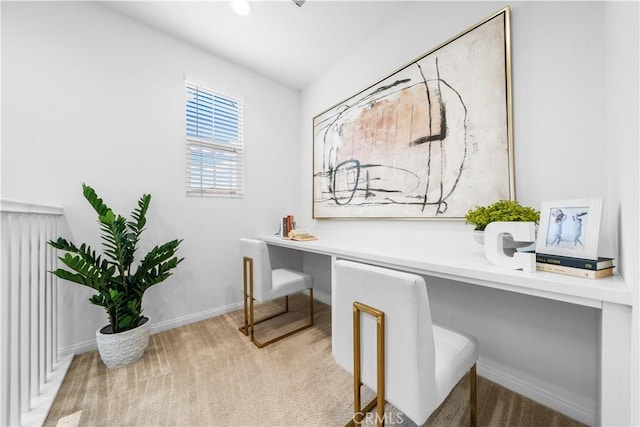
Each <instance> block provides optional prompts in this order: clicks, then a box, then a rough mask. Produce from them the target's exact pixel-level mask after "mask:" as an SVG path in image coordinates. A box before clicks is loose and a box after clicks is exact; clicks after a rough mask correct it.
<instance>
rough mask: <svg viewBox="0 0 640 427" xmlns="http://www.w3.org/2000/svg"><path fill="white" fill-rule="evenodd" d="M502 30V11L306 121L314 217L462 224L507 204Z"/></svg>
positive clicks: (506, 76) (505, 25) (510, 177)
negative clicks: (484, 207)
mask: <svg viewBox="0 0 640 427" xmlns="http://www.w3.org/2000/svg"><path fill="white" fill-rule="evenodd" d="M509 21H510V9H509V8H508V7H507V8H505V9H503V10H501V11H499V12H497V13H495V14H493V15H492V16H490V17H488V18H486V19H485V20H483V21H482V22H480V23H478V24H476V25H474V26H473V27H471V28H469V29H467V30H465V31H463V32H462V33H460V34H458V35H456V36H454V37H453V38H451V39H450V40H448V41H446V42H445V43H442V44H441V45H439V46H437V47H436V48H434V49H432V50H431V51H429V52H427V53H426V54H425V55H423V56H421V57H420V58H418V59H416V60H415V61H413V62H411V63H409V64H407V65H405V66H403V67H402V68H400V69H399V70H398V71H395V72H394V73H393V74H391V75H390V76H388V77H386V78H383V79H382V80H380V81H378V82H377V83H374V84H373V85H371V86H369V87H368V88H367V89H364V90H363V91H361V92H359V93H358V94H356V95H354V96H352V97H351V98H349V99H346V100H345V101H343V102H340V103H338V104H336V105H335V106H333V107H331V108H329V109H328V110H326V111H324V112H322V113H320V114H318V115H317V116H316V117H315V118H314V119H313V218H425V219H429V218H444V219H447V218H449V219H450V218H462V217H463V216H464V213H465V212H466V211H467V210H468V209H469V208H470V207H472V206H474V205H477V204H483V203H487V202H488V201H491V200H497V199H504V198H512V197H513V188H514V173H513V147H512V146H513V138H512V114H511V110H512V108H511V53H510V23H509ZM468 70H473V73H471V74H470V73H469V72H468ZM478 181H482V183H483V185H482V186H478V185H477V182H478Z"/></svg>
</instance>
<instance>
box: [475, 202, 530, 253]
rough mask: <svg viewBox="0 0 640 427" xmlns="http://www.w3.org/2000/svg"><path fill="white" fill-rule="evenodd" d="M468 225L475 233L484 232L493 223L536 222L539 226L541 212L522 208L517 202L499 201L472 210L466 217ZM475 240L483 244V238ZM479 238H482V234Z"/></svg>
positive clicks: (525, 207) (526, 207)
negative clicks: (471, 226)
mask: <svg viewBox="0 0 640 427" xmlns="http://www.w3.org/2000/svg"><path fill="white" fill-rule="evenodd" d="M464 219H465V222H466V223H467V224H472V225H473V226H474V227H475V228H474V231H484V229H485V228H486V227H487V225H489V224H490V223H492V222H495V221H501V222H510V221H524V222H534V223H536V224H538V223H539V222H540V212H538V211H537V210H535V209H533V208H531V207H528V206H522V205H520V203H518V202H516V201H515V200H499V201H497V202H495V203H492V204H490V205H488V206H476V207H475V209H470V210H469V211H468V212H467V214H466V215H465V217H464ZM475 236H476V234H475V233H474V238H476V240H478V241H479V243H483V241H482V240H481V238H478V237H475ZM478 236H482V234H481V233H479V234H478Z"/></svg>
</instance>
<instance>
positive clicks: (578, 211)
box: [536, 198, 602, 260]
mask: <svg viewBox="0 0 640 427" xmlns="http://www.w3.org/2000/svg"><path fill="white" fill-rule="evenodd" d="M601 216H602V199H601V198H593V199H576V200H553V201H547V202H543V203H542V208H541V209H540V228H539V229H538V238H537V240H536V252H537V253H543V254H552V255H563V256H568V257H573V258H584V259H593V260H597V259H598V239H599V235H600V220H601Z"/></svg>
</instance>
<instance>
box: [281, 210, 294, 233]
mask: <svg viewBox="0 0 640 427" xmlns="http://www.w3.org/2000/svg"><path fill="white" fill-rule="evenodd" d="M295 224H296V223H295V221H294V219H293V215H287V216H285V217H282V226H281V228H280V230H281V233H282V234H281V236H282V237H289V232H290V231H291V230H294V229H295Z"/></svg>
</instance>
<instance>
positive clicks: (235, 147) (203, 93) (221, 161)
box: [185, 81, 244, 197]
mask: <svg viewBox="0 0 640 427" xmlns="http://www.w3.org/2000/svg"><path fill="white" fill-rule="evenodd" d="M185 95H186V96H185V98H186V110H185V119H186V138H187V196H221V197H242V195H243V194H244V161H243V159H244V138H243V132H242V104H243V102H242V100H241V99H238V98H235V97H232V96H228V95H224V94H221V93H219V92H216V91H214V90H211V89H208V88H206V87H203V86H200V85H198V84H195V83H192V82H189V81H185Z"/></svg>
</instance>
